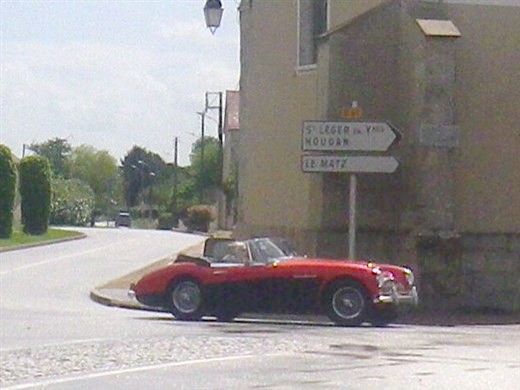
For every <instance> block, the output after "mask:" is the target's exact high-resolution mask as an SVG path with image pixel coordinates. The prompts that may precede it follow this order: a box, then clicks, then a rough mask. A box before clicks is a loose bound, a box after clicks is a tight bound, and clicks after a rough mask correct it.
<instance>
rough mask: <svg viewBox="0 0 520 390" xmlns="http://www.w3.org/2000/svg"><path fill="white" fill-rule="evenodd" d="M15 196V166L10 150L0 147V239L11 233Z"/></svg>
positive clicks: (3, 146)
mask: <svg viewBox="0 0 520 390" xmlns="http://www.w3.org/2000/svg"><path fill="white" fill-rule="evenodd" d="M15 194H16V166H15V164H14V161H13V155H12V154H11V149H9V148H8V147H7V146H5V145H0V238H9V237H11V234H12V233H13V208H14V197H15Z"/></svg>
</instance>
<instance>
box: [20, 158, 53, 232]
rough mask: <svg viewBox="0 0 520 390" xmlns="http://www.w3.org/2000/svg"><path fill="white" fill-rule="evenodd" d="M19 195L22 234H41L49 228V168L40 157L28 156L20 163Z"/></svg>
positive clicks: (46, 162)
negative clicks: (22, 226)
mask: <svg viewBox="0 0 520 390" xmlns="http://www.w3.org/2000/svg"><path fill="white" fill-rule="evenodd" d="M19 174H20V194H21V196H22V222H23V224H24V228H23V229H24V232H26V233H29V234H43V233H45V232H46V231H47V228H48V227H49V213H50V204H51V168H50V165H49V161H48V160H47V159H46V158H45V157H41V156H29V157H25V158H23V159H22V160H21V161H20V168H19Z"/></svg>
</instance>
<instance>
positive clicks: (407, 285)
mask: <svg viewBox="0 0 520 390" xmlns="http://www.w3.org/2000/svg"><path fill="white" fill-rule="evenodd" d="M287 248H289V247H288V246H287V244H286V242H285V241H284V240H280V239H270V238H267V237H264V238H254V239H250V240H246V241H235V240H222V239H214V238H208V239H207V240H206V242H205V246H204V253H203V256H200V257H193V256H188V255H184V254H180V255H179V256H178V257H177V259H176V260H175V262H173V263H171V264H169V265H167V266H166V267H164V268H161V269H159V270H157V271H154V272H151V273H150V274H148V275H145V276H143V277H142V278H141V279H140V280H139V281H137V283H133V284H132V286H131V288H130V291H129V294H130V296H133V297H135V298H136V299H137V300H138V301H139V302H141V303H142V304H144V305H147V306H152V307H157V308H161V309H166V310H168V311H170V312H171V313H172V314H173V315H174V316H175V318H177V319H178V320H198V319H200V318H201V317H202V316H204V315H210V316H215V317H217V319H219V320H222V321H229V320H232V319H233V318H235V317H236V316H238V315H239V314H240V313H253V312H257V313H260V312H262V313H265V312H277V313H323V314H326V315H328V316H329V318H330V319H331V320H332V321H333V322H335V323H336V324H338V325H343V326H355V325H360V324H361V323H363V322H370V323H372V324H373V325H378V326H381V325H385V324H387V323H389V322H391V321H393V320H395V318H396V317H397V314H398V313H397V306H398V305H406V304H407V305H412V306H414V305H416V304H417V300H418V298H417V291H416V287H415V284H414V276H413V273H412V271H411V270H410V269H408V268H406V267H400V266H396V265H390V264H378V263H372V262H368V261H351V260H331V259H311V258H307V257H299V256H297V255H296V254H295V253H294V252H293V251H292V250H288V249H287Z"/></svg>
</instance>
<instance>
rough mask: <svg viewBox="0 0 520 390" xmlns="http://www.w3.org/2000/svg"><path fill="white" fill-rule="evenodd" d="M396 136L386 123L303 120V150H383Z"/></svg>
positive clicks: (394, 131)
mask: <svg viewBox="0 0 520 390" xmlns="http://www.w3.org/2000/svg"><path fill="white" fill-rule="evenodd" d="M398 138H399V133H398V132H397V130H396V129H394V128H393V127H392V126H390V125H389V124H388V123H386V122H326V121H305V122H303V127H302V149H303V151H353V150H358V151H385V150H387V149H388V148H389V147H390V146H391V145H392V144H393V143H394V142H395V141H396V140H397V139H398Z"/></svg>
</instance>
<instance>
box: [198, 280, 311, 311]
mask: <svg viewBox="0 0 520 390" xmlns="http://www.w3.org/2000/svg"><path fill="white" fill-rule="evenodd" d="M318 289H319V283H318V281H317V280H314V279H301V280H291V281H288V280H286V279H270V280H267V281H262V282H252V283H228V284H221V285H214V286H206V303H207V307H208V311H209V312H213V311H215V310H219V309H222V308H223V307H225V308H233V309H235V311H236V312H241V313H243V312H250V313H254V312H258V313H312V312H317V310H318V308H319V304H318V295H319V294H318Z"/></svg>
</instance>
